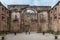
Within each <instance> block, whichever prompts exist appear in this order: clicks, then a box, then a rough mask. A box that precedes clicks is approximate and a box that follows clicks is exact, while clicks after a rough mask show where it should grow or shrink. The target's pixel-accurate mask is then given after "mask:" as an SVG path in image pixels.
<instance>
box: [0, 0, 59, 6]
mask: <svg viewBox="0 0 60 40" xmlns="http://www.w3.org/2000/svg"><path fill="white" fill-rule="evenodd" d="M0 1H1V2H2V3H3V4H4V5H5V6H7V5H10V4H25V5H26V4H29V5H32V6H34V5H36V6H54V5H55V4H56V3H57V2H58V0H0Z"/></svg>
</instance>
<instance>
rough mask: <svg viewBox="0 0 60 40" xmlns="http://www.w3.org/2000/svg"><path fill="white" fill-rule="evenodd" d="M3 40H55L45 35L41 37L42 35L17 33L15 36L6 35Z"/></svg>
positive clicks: (59, 37) (49, 35)
mask: <svg viewBox="0 0 60 40" xmlns="http://www.w3.org/2000/svg"><path fill="white" fill-rule="evenodd" d="M5 40H55V39H54V35H52V34H49V33H46V34H45V35H42V33H31V34H30V35H29V34H25V33H18V34H17V35H14V34H8V35H6V36H5ZM58 40H60V35H59V36H58Z"/></svg>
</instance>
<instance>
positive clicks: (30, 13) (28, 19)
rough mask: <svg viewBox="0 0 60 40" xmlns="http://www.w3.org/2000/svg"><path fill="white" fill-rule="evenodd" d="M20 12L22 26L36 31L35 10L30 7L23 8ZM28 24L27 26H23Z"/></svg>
mask: <svg viewBox="0 0 60 40" xmlns="http://www.w3.org/2000/svg"><path fill="white" fill-rule="evenodd" d="M22 14H23V15H24V19H23V20H24V24H23V25H24V28H25V29H28V30H29V29H30V31H35V32H36V31H37V11H36V10H35V9H32V8H28V9H24V10H23V11H22ZM25 25H29V26H25Z"/></svg>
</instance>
